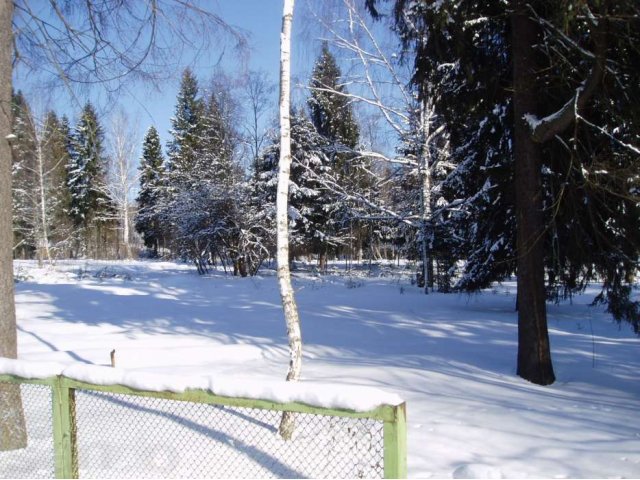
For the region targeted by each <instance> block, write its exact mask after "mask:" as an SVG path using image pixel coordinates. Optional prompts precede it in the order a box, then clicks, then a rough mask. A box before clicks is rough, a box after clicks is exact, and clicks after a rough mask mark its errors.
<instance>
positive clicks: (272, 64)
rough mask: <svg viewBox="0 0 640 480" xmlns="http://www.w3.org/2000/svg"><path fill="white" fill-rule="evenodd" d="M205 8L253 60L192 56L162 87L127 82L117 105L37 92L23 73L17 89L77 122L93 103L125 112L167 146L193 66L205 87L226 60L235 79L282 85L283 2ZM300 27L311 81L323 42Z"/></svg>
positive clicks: (94, 96)
mask: <svg viewBox="0 0 640 480" xmlns="http://www.w3.org/2000/svg"><path fill="white" fill-rule="evenodd" d="M201 5H202V7H203V8H206V9H208V10H210V11H212V12H214V13H216V14H217V15H219V16H220V17H221V18H222V19H223V20H225V21H226V22H227V23H228V24H230V25H232V26H233V27H237V28H238V29H240V30H241V31H242V32H243V33H244V34H246V36H247V39H248V44H249V56H248V57H247V58H246V59H241V58H239V56H238V55H237V52H235V51H234V50H233V49H232V48H230V47H227V48H224V49H223V48H221V47H214V48H212V49H211V51H209V52H207V54H206V55H202V56H201V57H200V58H199V59H198V60H197V61H196V62H195V63H193V62H192V59H190V58H188V56H187V58H180V59H177V62H178V63H179V64H180V68H178V69H176V72H175V75H174V76H173V78H172V79H170V80H168V81H164V82H163V83H162V84H160V86H159V89H156V88H154V87H152V86H150V85H144V84H141V83H127V84H126V88H125V92H124V93H123V94H121V95H120V97H119V98H118V99H117V104H114V103H112V102H106V101H104V100H101V98H104V94H103V93H102V92H101V91H100V89H99V87H98V88H96V89H94V91H91V92H88V93H86V94H79V95H78V96H77V97H76V100H75V101H72V100H71V98H70V95H69V94H68V92H66V91H65V90H64V89H60V92H57V91H56V92H55V93H53V94H52V95H51V94H47V93H49V92H42V91H38V90H34V89H33V87H34V82H30V80H33V78H29V77H25V75H24V74H22V75H21V71H20V69H18V73H17V75H15V88H16V89H22V90H24V91H25V92H26V94H27V97H28V98H29V101H30V102H31V104H32V107H35V108H34V111H36V112H40V111H42V110H44V109H49V108H53V109H54V110H56V112H58V113H60V114H66V115H68V116H69V117H70V118H71V120H72V121H73V120H74V117H75V116H76V115H77V114H78V113H79V112H80V109H81V106H82V104H83V103H84V102H86V100H87V99H90V100H91V101H92V102H94V103H96V104H97V106H98V109H99V111H102V112H104V114H105V116H108V115H109V113H111V112H115V111H117V110H118V109H123V110H124V111H125V112H126V113H127V114H128V115H129V116H130V118H131V123H132V125H136V130H137V133H138V135H139V136H140V137H142V135H143V134H144V132H145V131H146V130H147V128H148V127H149V126H150V125H154V126H155V127H156V128H157V129H158V131H159V132H160V136H161V139H162V142H163V144H166V142H167V140H168V139H169V135H168V130H169V128H170V118H171V117H172V115H173V112H174V107H175V101H176V94H177V92H178V88H179V79H180V73H181V71H182V69H183V68H184V67H186V66H187V65H190V66H191V67H192V68H193V69H194V71H195V72H196V74H197V76H198V78H199V79H200V80H201V83H202V84H205V83H206V81H207V80H208V78H209V77H210V75H211V73H212V71H213V69H214V68H215V64H216V63H217V62H218V60H220V59H221V65H222V68H223V70H224V71H225V72H227V73H228V74H231V75H233V74H236V73H239V72H240V70H241V69H242V68H248V69H251V70H262V71H265V72H266V73H267V74H268V75H269V77H270V80H271V81H273V82H274V83H277V81H278V74H279V73H278V72H279V58H280V51H279V48H280V45H279V42H280V28H281V21H282V20H281V15H282V1H281V0H217V1H214V0H202V2H201ZM304 8H305V0H299V1H298V2H297V5H296V14H297V15H298V14H301V12H302V10H303V9H304ZM296 20H298V18H297V19H296ZM296 26H297V25H296V23H295V22H294V46H293V62H292V68H293V71H294V76H297V77H298V78H300V79H301V80H300V81H301V82H303V83H306V81H307V77H308V72H309V71H310V69H311V66H312V63H313V61H314V58H315V55H316V50H319V48H316V47H317V45H319V43H318V42H314V41H306V40H304V39H303V37H302V36H300V35H296V33H295V32H296V30H299V28H296ZM47 97H52V98H47ZM273 102H274V106H277V90H276V91H275V92H274V96H273ZM106 122H108V120H107V118H104V120H103V123H106ZM139 143H141V138H140V142H139Z"/></svg>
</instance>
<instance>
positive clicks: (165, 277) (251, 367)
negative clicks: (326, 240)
mask: <svg viewBox="0 0 640 480" xmlns="http://www.w3.org/2000/svg"><path fill="white" fill-rule="evenodd" d="M16 272H17V276H18V277H19V278H20V279H22V281H21V282H20V283H18V284H17V286H16V299H17V307H18V334H19V358H20V359H21V360H26V361H32V362H55V363H56V364H61V365H55V364H53V363H51V364H50V365H49V366H45V367H44V370H43V371H41V372H39V373H40V374H42V375H46V374H47V373H51V372H52V371H57V369H59V368H62V369H65V374H71V375H75V376H76V377H77V378H88V377H85V375H88V376H89V377H90V376H91V375H93V374H92V373H91V372H96V371H103V372H104V375H114V377H118V378H117V380H119V381H126V380H125V379H123V378H122V376H123V375H129V380H128V381H130V382H134V383H135V382H136V381H139V382H141V383H140V384H137V385H138V386H145V387H152V388H154V389H162V388H169V387H172V388H175V387H179V388H184V386H187V385H191V384H192V382H205V380H203V379H206V382H207V385H208V387H209V388H212V389H214V391H215V390H216V389H219V392H220V393H222V392H223V391H224V392H226V393H227V394H238V395H244V394H247V391H252V392H254V393H255V392H256V391H262V392H263V393H264V394H265V395H269V394H271V395H285V396H284V397H282V398H285V399H286V398H292V397H291V395H293V394H291V393H284V394H283V393H278V392H275V393H274V391H275V390H278V389H274V388H271V387H272V386H273V385H274V382H275V383H276V384H278V385H281V383H280V380H281V379H282V378H284V376H285V373H286V370H287V365H288V354H287V342H286V331H285V326H284V320H283V315H282V311H281V307H280V299H279V294H278V287H277V283H276V281H275V276H274V275H272V274H271V273H269V272H268V271H266V272H265V273H264V274H263V276H260V277H257V278H244V279H242V278H233V277H230V276H225V275H224V274H223V273H221V272H219V273H215V274H213V275H210V276H205V277H200V276H198V275H197V274H196V272H195V269H193V268H192V267H190V266H188V265H180V264H174V263H162V262H122V263H107V262H93V261H91V262H84V261H78V262H60V263H58V264H57V265H56V267H55V268H50V267H47V268H37V267H36V265H35V263H32V262H17V263H16ZM294 287H295V288H296V294H297V301H298V305H299V308H300V314H301V319H302V332H303V342H304V363H303V378H304V382H306V383H309V384H316V383H320V384H322V383H338V384H343V385H345V386H346V385H348V386H352V385H355V386H365V387H372V388H375V389H376V391H379V390H382V391H385V392H389V394H395V395H397V396H399V397H401V398H403V399H405V400H406V402H407V406H408V422H409V426H408V436H409V438H408V441H409V475H410V476H411V477H423V478H424V477H440V478H508V477H520V478H530V477H544V478H568V477H571V478H593V477H605V478H630V477H640V382H638V372H639V371H640V355H639V353H640V349H639V347H640V340H639V339H638V337H637V336H635V335H634V334H633V332H632V331H631V330H630V329H629V328H628V327H627V326H625V325H622V326H618V325H617V324H616V323H615V322H613V321H612V320H611V318H610V316H609V315H607V314H605V313H604V312H603V309H602V308H601V307H590V306H589V305H588V304H589V303H590V302H591V300H592V298H593V295H594V293H595V292H597V286H594V288H593V289H590V290H589V291H588V292H587V294H586V295H584V296H578V297H576V298H574V300H573V303H572V304H568V303H567V304H562V305H549V326H550V335H551V344H552V353H553V360H554V366H555V371H556V375H557V377H558V380H557V382H556V383H555V384H554V385H552V386H550V387H539V386H536V385H533V384H530V383H527V382H525V381H524V380H522V379H520V378H518V377H517V376H516V375H515V358H516V348H517V343H516V335H517V328H516V315H515V313H514V303H515V294H514V287H513V285H511V284H506V285H498V286H496V287H495V288H494V289H493V290H490V291H486V292H484V293H482V294H480V295H475V296H465V295H441V294H433V295H424V294H422V293H421V292H420V289H418V288H415V287H413V286H411V285H410V284H409V275H408V274H402V273H401V272H400V271H399V270H393V269H387V268H385V269H381V270H375V271H374V272H373V275H369V276H367V275H364V274H360V275H351V276H344V275H329V276H324V277H318V276H313V275H311V274H303V273H298V274H297V275H296V278H295V280H294ZM112 349H115V350H116V354H115V356H116V366H117V367H118V368H116V369H111V368H108V369H107V368H105V369H102V370H96V369H95V367H86V366H82V365H80V366H78V363H80V364H85V365H94V366H96V365H97V366H100V365H102V366H107V365H109V364H110V359H109V352H110V351H111V350H112ZM72 364H74V365H72ZM3 365H4V366H3ZM6 365H7V364H6V362H5V363H4V364H0V368H5V367H6ZM6 368H9V367H6ZM10 368H14V371H13V372H14V373H16V374H20V368H22V369H23V370H22V371H23V373H24V372H25V370H24V369H25V368H26V369H27V370H29V369H30V368H43V367H33V365H32V366H31V367H19V366H17V364H14V365H13V367H10ZM122 372H126V374H123V373H122ZM101 375H102V374H101ZM175 376H178V377H179V379H180V380H176V378H175ZM89 379H92V380H95V379H96V378H89ZM98 379H99V378H98ZM131 379H133V380H131ZM136 379H137V380H136ZM103 380H104V378H103ZM145 382H146V383H145ZM143 383H145V385H142V384H143ZM167 385H168V386H167ZM202 385H204V383H202ZM304 385H305V383H303V386H304ZM225 388H228V389H229V390H224V389H225ZM234 388H236V389H237V391H231V390H233V389H234ZM220 389H221V390H220ZM302 392H303V393H300V395H310V396H312V397H313V396H316V397H318V398H319V397H320V396H321V395H320V394H317V392H314V391H312V389H308V390H307V391H306V393H304V388H303V390H302ZM344 392H346V387H345V390H344ZM348 397H349V395H348V394H345V398H348ZM305 398H306V401H309V398H308V397H305ZM392 398H398V397H395V396H394V397H392ZM334 400H335V399H334ZM367 400H369V399H367ZM300 401H305V400H302V399H301V400H300ZM318 401H320V400H318ZM97 448H99V446H98V447H97Z"/></svg>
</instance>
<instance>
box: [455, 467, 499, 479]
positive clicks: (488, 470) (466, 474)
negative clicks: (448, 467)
mask: <svg viewBox="0 0 640 480" xmlns="http://www.w3.org/2000/svg"><path fill="white" fill-rule="evenodd" d="M451 477H452V478H504V477H503V476H502V471H501V470H500V469H499V468H495V467H491V466H489V465H483V464H481V463H469V464H465V465H460V466H459V467H458V468H456V469H455V470H454V471H453V473H452V474H451Z"/></svg>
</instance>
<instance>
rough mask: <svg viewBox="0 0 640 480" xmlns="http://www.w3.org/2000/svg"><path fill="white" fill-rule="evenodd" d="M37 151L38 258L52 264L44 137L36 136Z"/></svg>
mask: <svg viewBox="0 0 640 480" xmlns="http://www.w3.org/2000/svg"><path fill="white" fill-rule="evenodd" d="M36 149H37V157H38V187H39V189H38V204H39V205H38V206H39V208H38V213H39V216H40V219H39V221H40V222H39V223H40V230H41V231H40V235H38V240H37V243H38V251H39V254H38V258H39V260H42V257H44V258H45V259H46V260H47V262H49V263H51V251H50V250H49V218H48V216H47V188H46V185H45V175H46V173H45V168H44V155H43V153H42V135H39V134H36Z"/></svg>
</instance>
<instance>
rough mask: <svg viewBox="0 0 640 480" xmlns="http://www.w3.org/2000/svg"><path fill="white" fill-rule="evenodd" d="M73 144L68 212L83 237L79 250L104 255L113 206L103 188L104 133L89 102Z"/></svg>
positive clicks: (112, 215) (70, 162) (74, 132)
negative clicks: (90, 250)
mask: <svg viewBox="0 0 640 480" xmlns="http://www.w3.org/2000/svg"><path fill="white" fill-rule="evenodd" d="M72 144H73V150H72V152H71V155H70V160H69V165H68V166H67V170H68V186H69V192H70V197H71V198H70V215H71V218H72V219H73V221H74V225H75V226H76V228H77V229H79V230H80V231H81V237H83V241H84V243H83V244H81V245H79V247H80V249H81V250H84V253H90V252H89V249H90V248H92V249H93V252H92V253H93V254H94V255H95V256H103V255H104V254H105V253H106V252H105V248H106V246H107V242H108V238H107V233H108V230H107V225H108V224H109V223H111V222H113V219H114V208H113V205H112V204H111V202H110V201H109V198H108V196H107V194H106V190H105V184H106V157H105V154H104V147H103V144H104V133H103V130H102V126H101V125H100V122H99V119H98V116H97V114H96V111H95V108H94V107H93V105H92V104H91V103H87V104H86V105H85V106H84V108H83V110H82V113H81V116H80V120H79V121H78V124H77V126H76V127H75V130H74V131H73V133H72ZM78 253H80V252H78Z"/></svg>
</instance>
